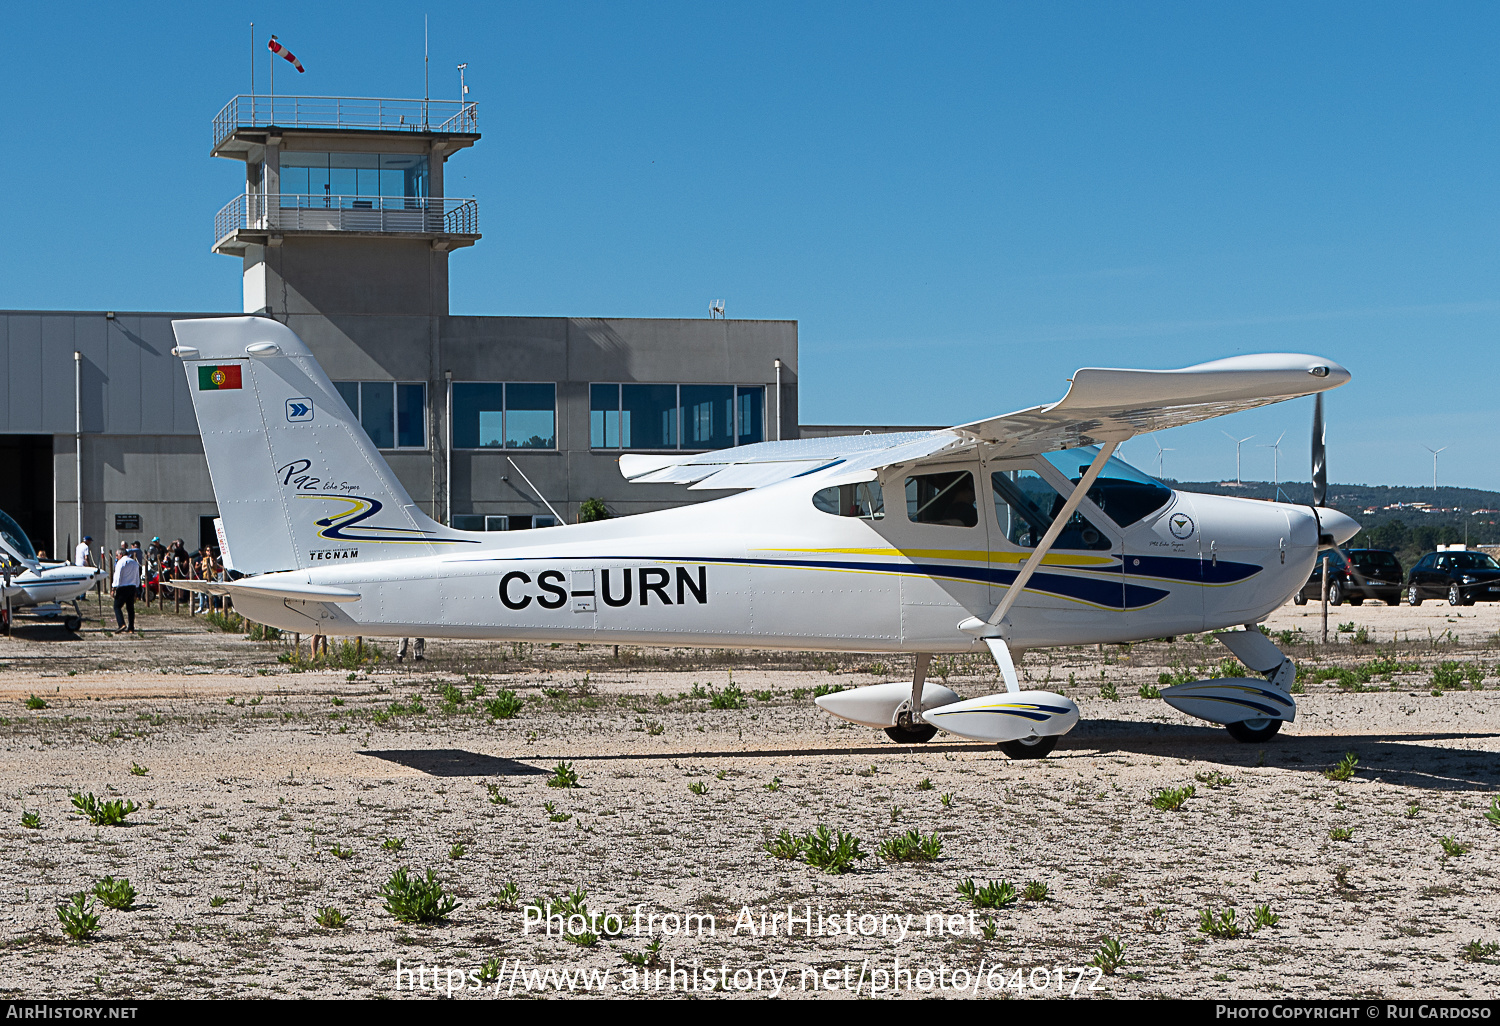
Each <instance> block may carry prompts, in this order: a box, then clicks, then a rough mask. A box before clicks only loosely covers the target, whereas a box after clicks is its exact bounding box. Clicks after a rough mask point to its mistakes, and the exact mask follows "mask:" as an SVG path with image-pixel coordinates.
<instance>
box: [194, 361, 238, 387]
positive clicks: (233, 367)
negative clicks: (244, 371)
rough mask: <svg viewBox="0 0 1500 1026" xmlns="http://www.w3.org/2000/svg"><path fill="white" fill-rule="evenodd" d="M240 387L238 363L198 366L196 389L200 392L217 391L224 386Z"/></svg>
mask: <svg viewBox="0 0 1500 1026" xmlns="http://www.w3.org/2000/svg"><path fill="white" fill-rule="evenodd" d="M242 387H244V386H243V385H241V383H240V365H239V364H237V363H225V364H220V365H218V366H216V367H209V366H200V367H199V368H198V391H200V392H219V391H222V390H224V389H226V388H242Z"/></svg>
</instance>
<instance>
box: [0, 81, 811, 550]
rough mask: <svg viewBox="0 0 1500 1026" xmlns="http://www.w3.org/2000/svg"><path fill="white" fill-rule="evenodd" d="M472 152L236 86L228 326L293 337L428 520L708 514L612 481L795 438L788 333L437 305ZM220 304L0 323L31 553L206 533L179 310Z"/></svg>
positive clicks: (357, 103)
mask: <svg viewBox="0 0 1500 1026" xmlns="http://www.w3.org/2000/svg"><path fill="white" fill-rule="evenodd" d="M479 138H480V135H479V123H478V112H477V108H476V106H475V104H473V103H469V102H462V103H460V102H458V101H448V102H444V101H438V100H378V99H347V98H328V97H288V96H276V97H266V96H239V97H236V98H235V99H233V100H231V101H230V102H229V104H228V105H227V106H225V107H224V109H223V110H222V111H221V112H220V113H219V115H218V116H217V117H216V118H215V119H214V122H213V145H212V148H211V153H212V155H213V156H215V157H219V158H222V159H225V160H230V161H233V162H235V163H236V164H237V165H242V166H243V174H242V176H241V177H240V181H239V182H238V183H236V185H235V186H234V189H235V192H236V194H235V195H234V198H233V199H231V200H230V201H229V202H228V203H226V204H225V205H224V207H223V208H222V209H221V210H219V212H218V214H217V216H216V217H215V221H214V242H213V247H212V249H213V252H214V253H217V254H220V255H222V256H223V257H226V258H230V259H233V260H236V261H238V262H239V265H240V274H241V276H242V278H243V282H244V309H243V312H244V313H253V314H259V315H262V316H266V317H274V318H276V319H277V320H280V321H283V322H285V323H286V324H287V325H288V326H290V327H291V328H292V329H293V330H294V331H296V332H297V334H298V335H300V336H301V337H302V338H303V339H304V340H305V341H306V342H307V344H308V345H309V346H310V347H311V349H312V351H313V352H314V354H316V356H317V358H318V360H319V362H320V363H321V364H322V365H323V368H324V370H325V371H327V373H328V375H329V377H330V378H332V379H333V380H334V381H335V383H336V385H337V387H338V389H339V391H340V393H341V394H342V395H343V397H344V399H345V401H346V402H347V403H348V404H349V408H350V409H351V410H352V411H353V412H354V413H355V415H356V416H357V417H358V418H359V420H360V422H361V423H362V424H363V425H364V427H365V430H366V431H367V432H369V435H370V437H371V439H372V440H373V441H374V442H375V444H376V446H378V447H379V448H380V450H381V452H382V454H383V455H384V456H385V458H386V460H387V461H388V462H389V463H390V465H391V467H392V469H393V470H394V471H395V473H396V474H397V476H398V477H399V478H400V479H401V481H402V483H403V484H404V485H405V486H406V488H407V490H408V491H409V492H410V493H411V495H412V497H413V499H414V500H415V501H416V502H417V503H418V504H419V505H421V506H422V508H423V509H424V510H427V511H428V512H430V513H431V515H432V517H433V519H435V520H437V521H439V522H442V523H450V524H452V525H453V526H455V527H459V528H462V529H467V530H491V531H495V530H499V531H503V530H524V529H533V528H539V527H546V526H549V525H552V524H555V523H558V522H560V521H568V522H572V521H574V520H576V519H577V518H578V514H579V506H580V505H581V504H582V503H583V502H585V501H586V500H589V499H600V500H602V501H603V502H604V504H605V506H606V508H607V509H608V510H609V512H610V513H611V514H613V515H626V514H631V513H638V512H644V511H646V510H651V509H659V508H663V507H665V506H670V505H678V504H682V503H684V502H691V501H702V500H703V499H706V498H714V497H716V496H717V495H719V494H722V493H717V492H697V493H687V492H685V490H683V489H680V488H676V487H674V486H671V485H630V484H627V483H626V482H625V481H624V479H623V478H622V477H621V476H620V472H619V468H618V466H617V464H616V461H617V459H618V457H619V455H620V454H621V453H622V452H664V451H666V452H670V451H702V450H708V449H719V448H724V447H727V446H733V445H742V444H747V443H751V442H759V441H766V440H771V439H777V438H796V437H800V434H801V432H800V429H799V426H798V418H797V383H798V382H797V322H796V321H790V320H786V321H755V320H728V319H724V318H723V317H722V316H721V317H717V318H715V317H709V318H705V319H681V320H677V319H650V318H611V317H588V316H579V317H523V316H494V317H489V316H482V317H468V316H464V317H455V316H453V315H451V314H450V313H449V302H448V261H449V259H450V257H452V256H453V254H454V253H455V252H458V251H461V250H463V249H466V248H468V247H470V246H473V245H476V244H478V243H480V241H481V239H482V237H483V235H482V232H481V230H480V227H481V220H480V208H479V203H478V199H477V198H459V197H453V196H449V195H447V192H446V191H445V187H444V180H445V169H446V165H447V162H448V160H449V159H450V158H457V159H460V160H464V159H472V158H471V157H470V156H469V155H467V154H465V153H464V152H463V151H465V150H468V149H469V148H470V147H473V146H474V145H475V144H476V143H477V142H478V141H479ZM226 177H227V176H226ZM226 191H228V188H227V187H226ZM206 217H207V212H205V220H206ZM490 244H495V243H493V242H492V243H490ZM499 244H503V240H502V241H501V242H500V243H499ZM458 259H460V260H461V259H463V257H462V256H461V255H460V256H458ZM229 266H230V265H229V263H228V261H227V260H226V261H225V270H226V272H227V271H228V269H229ZM128 305H129V297H124V296H122V297H121V306H122V307H124V306H128ZM239 312H240V311H236V313H239ZM223 315H226V311H188V310H183V311H173V312H149V313H142V312H127V311H126V310H124V309H121V310H114V311H90V312H80V311H56V310H53V311H34V310H33V311H19V310H17V311H3V312H0V389H3V390H4V392H3V393H0V394H3V395H4V396H5V401H4V404H3V409H0V509H3V510H5V512H7V513H9V514H10V515H11V516H12V517H13V518H15V520H16V521H17V522H18V523H19V524H20V525H21V526H22V527H23V528H24V529H25V530H26V531H27V532H28V533H29V534H31V537H32V540H33V542H34V543H35V545H36V547H37V548H38V549H46V550H48V551H49V552H50V553H51V554H52V555H53V556H54V558H64V557H65V556H66V554H67V553H69V552H70V551H71V546H72V545H74V544H76V543H77V541H78V539H79V538H80V537H81V536H84V535H89V536H92V537H93V539H94V545H95V546H96V547H98V546H101V545H108V546H113V545H114V544H117V543H118V541H120V540H122V539H124V540H136V539H141V540H145V539H150V538H152V537H161V538H162V539H163V540H164V541H170V540H171V539H173V538H182V539H184V540H185V541H186V542H187V545H188V548H189V549H192V548H195V547H197V546H199V545H201V544H204V543H213V528H212V521H213V518H214V516H215V515H216V514H217V510H216V507H215V503H214V493H213V487H212V484H211V483H210V481H209V476H208V466H207V463H206V462H205V460H204V458H203V448H202V444H201V441H200V439H199V436H198V425H197V421H196V418H195V416H194V413H193V406H192V401H191V398H190V396H189V393H188V389H187V381H186V377H185V375H184V373H183V370H182V366H181V363H180V362H179V361H178V360H177V359H176V358H174V357H173V356H172V354H171V350H172V346H173V345H174V341H173V337H172V329H171V321H172V320H174V319H180V318H185V317H205V316H223ZM810 433H811V432H810Z"/></svg>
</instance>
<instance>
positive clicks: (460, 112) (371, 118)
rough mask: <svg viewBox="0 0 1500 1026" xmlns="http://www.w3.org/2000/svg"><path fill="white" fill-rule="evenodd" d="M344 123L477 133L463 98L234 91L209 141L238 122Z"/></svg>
mask: <svg viewBox="0 0 1500 1026" xmlns="http://www.w3.org/2000/svg"><path fill="white" fill-rule="evenodd" d="M271 125H276V126H278V127H281V128H321V129H339V128H348V129H355V130H359V131H381V132H438V133H452V134H478V132H479V112H478V107H477V105H476V104H474V103H471V102H469V101H467V100H464V101H459V100H388V99H381V98H379V97H371V96H264V95H256V96H236V97H235V98H234V99H232V100H230V101H229V102H228V103H227V104H225V105H224V109H223V110H221V111H219V113H218V115H217V116H216V117H215V118H214V145H215V146H218V145H219V144H221V143H223V142H224V141H225V140H226V139H228V138H229V137H230V136H232V135H234V133H235V131H237V130H238V129H241V128H266V127H269V126H271Z"/></svg>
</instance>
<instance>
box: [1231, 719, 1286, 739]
mask: <svg viewBox="0 0 1500 1026" xmlns="http://www.w3.org/2000/svg"><path fill="white" fill-rule="evenodd" d="M1224 729H1225V730H1227V731H1229V736H1230V737H1232V738H1234V739H1235V740H1236V741H1240V742H1243V743H1244V744H1247V745H1253V744H1255V743H1256V742H1257V741H1269V740H1271V738H1273V737H1275V736H1276V732H1277V731H1278V730H1280V729H1281V721H1280V720H1271V719H1266V720H1241V721H1240V722H1238V723H1226V724H1224Z"/></svg>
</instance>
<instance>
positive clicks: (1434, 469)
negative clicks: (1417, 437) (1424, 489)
mask: <svg viewBox="0 0 1500 1026" xmlns="http://www.w3.org/2000/svg"><path fill="white" fill-rule="evenodd" d="M1422 448H1424V449H1426V450H1427V451H1428V452H1430V453H1432V490H1433V491H1437V458H1438V453H1440V452H1442V451H1443V449H1447V448H1449V446H1446V445H1445V446H1443V448H1442V449H1434V448H1433V447H1432V446H1430V445H1424V446H1422Z"/></svg>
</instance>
